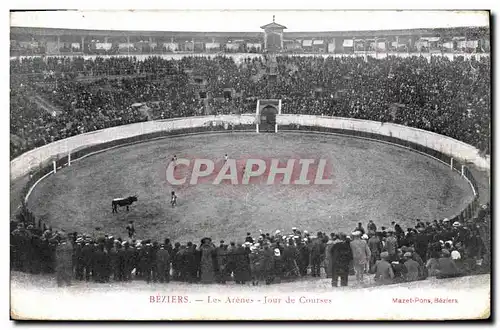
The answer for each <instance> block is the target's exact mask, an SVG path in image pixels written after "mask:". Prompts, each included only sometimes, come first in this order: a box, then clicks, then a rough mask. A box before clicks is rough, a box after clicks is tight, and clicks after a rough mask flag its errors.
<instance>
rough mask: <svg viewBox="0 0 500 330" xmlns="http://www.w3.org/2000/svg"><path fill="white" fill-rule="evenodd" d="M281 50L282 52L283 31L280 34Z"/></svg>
mask: <svg viewBox="0 0 500 330" xmlns="http://www.w3.org/2000/svg"><path fill="white" fill-rule="evenodd" d="M280 40H281V50H283V31H282V32H281V33H280Z"/></svg>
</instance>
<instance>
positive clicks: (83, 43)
mask: <svg viewBox="0 0 500 330" xmlns="http://www.w3.org/2000/svg"><path fill="white" fill-rule="evenodd" d="M81 47H82V53H84V49H85V37H83V36H82V46H81Z"/></svg>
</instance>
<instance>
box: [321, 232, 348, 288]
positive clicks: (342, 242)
mask: <svg viewBox="0 0 500 330" xmlns="http://www.w3.org/2000/svg"><path fill="white" fill-rule="evenodd" d="M327 252H328V253H329V254H330V260H331V274H332V286H333V287H337V286H338V280H339V278H340V285H341V286H347V283H348V275H349V265H350V263H351V261H352V260H353V256H352V250H351V246H350V244H349V242H347V240H346V235H345V234H344V233H339V234H338V236H337V237H335V239H334V241H333V244H332V246H331V248H330V250H328V251H327Z"/></svg>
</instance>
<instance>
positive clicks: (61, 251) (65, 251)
mask: <svg viewBox="0 0 500 330" xmlns="http://www.w3.org/2000/svg"><path fill="white" fill-rule="evenodd" d="M72 277H73V248H72V247H71V244H70V243H69V242H68V240H67V238H64V239H63V240H61V242H60V244H59V245H58V246H57V249H56V281H57V286H59V287H61V286H70V285H71V279H72Z"/></svg>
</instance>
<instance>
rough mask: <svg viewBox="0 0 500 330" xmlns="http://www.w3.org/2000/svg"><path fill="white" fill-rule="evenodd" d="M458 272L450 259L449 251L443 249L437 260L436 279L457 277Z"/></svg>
mask: <svg viewBox="0 0 500 330" xmlns="http://www.w3.org/2000/svg"><path fill="white" fill-rule="evenodd" d="M459 275H460V273H459V270H458V267H457V265H456V264H455V262H454V261H453V260H452V259H451V254H450V251H448V250H446V249H443V251H442V252H441V258H439V260H438V273H437V278H450V277H457V276H459Z"/></svg>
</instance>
